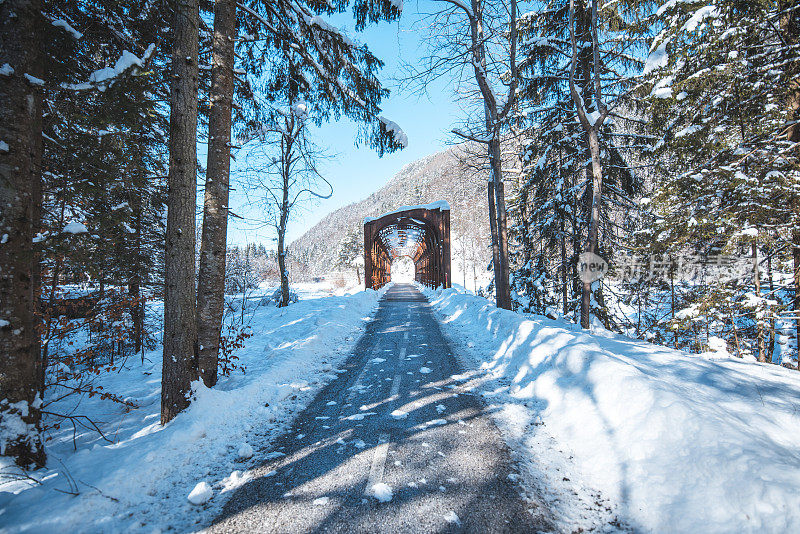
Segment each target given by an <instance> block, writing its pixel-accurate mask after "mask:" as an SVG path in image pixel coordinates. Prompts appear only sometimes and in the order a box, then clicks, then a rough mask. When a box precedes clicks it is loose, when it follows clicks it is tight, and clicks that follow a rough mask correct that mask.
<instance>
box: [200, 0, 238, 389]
mask: <svg viewBox="0 0 800 534" xmlns="http://www.w3.org/2000/svg"><path fill="white" fill-rule="evenodd" d="M235 39H236V2H235V0H216V2H215V5H214V51H213V65H212V70H211V113H210V118H209V123H208V137H209V139H208V164H207V171H206V191H205V200H204V203H203V233H202V237H201V241H200V268H199V274H198V282H197V342H198V353H197V354H198V356H197V364H198V368H199V372H200V377H201V378H202V379H203V382H204V383H205V385H206V386H208V387H211V386H213V385H214V384H216V383H217V365H218V358H219V340H220V335H221V332H222V314H223V308H224V304H225V253H226V248H227V235H228V194H229V184H230V164H231V149H230V141H231V105H232V102H233V67H234V40H235Z"/></svg>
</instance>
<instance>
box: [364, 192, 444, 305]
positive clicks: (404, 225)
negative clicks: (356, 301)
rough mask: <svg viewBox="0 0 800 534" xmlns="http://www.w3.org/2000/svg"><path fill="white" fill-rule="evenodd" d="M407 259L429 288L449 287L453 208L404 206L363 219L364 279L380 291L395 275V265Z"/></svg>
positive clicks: (416, 274) (417, 277) (417, 279)
mask: <svg viewBox="0 0 800 534" xmlns="http://www.w3.org/2000/svg"><path fill="white" fill-rule="evenodd" d="M404 256H407V257H409V258H411V260H412V261H413V262H414V279H415V280H416V281H417V282H419V283H421V284H424V285H426V286H429V287H445V288H447V287H450V283H451V280H450V278H451V275H450V206H449V205H448V204H447V202H444V201H440V202H434V203H432V204H425V205H421V206H403V207H401V208H399V209H397V210H395V211H392V212H390V213H386V214H384V215H381V216H380V217H377V218H372V217H367V218H366V219H364V278H365V283H366V287H367V288H372V289H380V288H381V287H383V286H384V285H386V284H387V283H388V282H389V281H390V280H391V276H392V262H393V261H395V260H396V259H398V258H401V257H404Z"/></svg>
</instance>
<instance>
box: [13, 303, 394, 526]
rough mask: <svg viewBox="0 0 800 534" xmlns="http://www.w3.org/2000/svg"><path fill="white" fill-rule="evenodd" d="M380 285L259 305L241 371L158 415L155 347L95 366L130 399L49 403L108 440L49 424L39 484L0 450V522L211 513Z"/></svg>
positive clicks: (159, 521) (77, 522)
mask: <svg viewBox="0 0 800 534" xmlns="http://www.w3.org/2000/svg"><path fill="white" fill-rule="evenodd" d="M307 294H308V291H305V292H301V296H305V295H307ZM379 296H380V293H379V292H375V291H372V290H369V291H363V292H360V293H356V294H354V295H351V296H343V297H336V296H331V297H327V298H317V299H309V300H301V301H300V302H299V303H297V304H293V305H291V306H289V307H287V308H282V309H278V308H275V307H273V306H269V305H265V306H259V307H257V308H256V309H255V310H254V315H253V321H252V323H251V325H252V327H253V334H254V335H253V337H251V338H249V339H248V340H247V341H246V346H245V348H244V349H242V350H240V351H239V352H238V353H237V356H239V358H240V360H239V363H241V364H243V365H244V366H245V367H246V373H244V374H242V373H241V372H240V371H234V372H233V373H232V374H231V376H229V377H224V378H221V380H220V381H219V383H218V384H217V386H216V387H215V388H214V389H208V388H205V387H204V386H203V385H202V383H201V382H199V381H198V382H195V383H194V395H195V400H194V401H193V402H192V404H191V407H190V408H189V409H188V410H187V411H186V412H185V413H182V414H180V415H179V416H178V417H176V418H175V419H174V420H173V421H171V422H170V423H168V424H167V425H165V426H161V424H160V423H159V410H160V400H161V399H160V394H161V351H162V349H161V347H160V346H159V347H158V348H157V349H156V350H154V351H151V352H149V353H148V354H147V355H146V357H147V360H146V362H147V363H146V364H145V365H143V366H140V365H139V364H138V362H136V363H135V364H134V365H131V366H130V367H129V368H124V367H123V368H122V369H120V370H119V372H110V373H103V375H102V384H103V387H104V390H105V391H107V392H109V393H113V394H116V395H118V396H121V397H122V398H124V399H125V400H128V401H131V402H133V403H135V404H136V405H137V406H138V407H137V408H134V409H132V410H129V411H128V410H123V409H121V408H120V406H119V405H117V404H113V403H110V402H109V401H103V400H100V399H99V398H97V397H93V398H83V399H82V400H80V401H79V404H80V405H79V406H76V405H72V404H67V402H66V401H62V402H60V403H56V404H55V405H53V406H52V407H51V408H50V410H55V411H59V412H66V413H76V414H83V415H86V416H88V417H91V418H92V419H93V420H94V421H96V422H99V425H100V429H101V430H102V431H103V433H104V434H105V435H106V437H107V438H108V439H109V440H110V441H104V440H103V439H102V438H101V437H100V436H99V435H98V433H97V432H94V431H89V430H85V429H80V428H79V429H78V431H77V434H76V436H75V439H74V441H73V432H72V427H69V428H62V429H61V430H60V431H54V432H52V433H51V436H52V438H53V439H52V440H51V441H50V442H49V447H48V454H49V457H50V461H49V462H48V468H47V469H45V470H43V471H37V472H34V473H33V474H32V476H33V477H34V478H35V479H36V481H38V483H37V482H34V480H31V479H25V478H16V477H13V476H8V475H9V473H12V472H19V471H18V470H16V471H15V468H14V467H13V465H12V464H10V463H9V462H10V460H9V459H6V458H4V459H3V460H2V461H3V465H0V468H2V471H3V473H4V478H3V479H2V480H0V517H2V519H1V520H0V524H2V525H0V531H2V532H22V531H24V532H43V533H44V532H78V531H80V532H122V531H128V530H132V531H139V530H142V529H144V530H147V531H151V530H153V529H154V528H155V529H156V530H158V528H160V526H161V525H171V526H172V527H173V528H176V529H177V530H178V531H186V530H191V529H192V528H194V525H196V524H198V523H199V524H205V523H207V522H208V521H209V520H210V519H211V518H212V517H214V515H215V514H216V513H218V511H219V509H220V508H221V506H222V504H223V502H224V500H225V499H226V497H227V496H228V495H225V494H226V493H228V492H229V491H230V490H232V489H234V488H235V487H237V486H238V485H241V484H243V483H244V482H245V481H246V480H247V478H248V469H249V468H250V467H252V465H251V463H250V462H249V458H250V457H251V456H253V455H254V453H255V454H256V455H260V457H261V459H262V460H263V458H264V456H265V455H267V456H268V453H269V444H270V442H271V441H272V440H273V439H274V438H275V437H276V436H278V435H279V434H280V433H281V431H282V430H283V429H285V428H286V427H287V426H288V425H289V424H290V423H291V421H292V420H293V419H294V417H295V416H296V415H297V413H299V412H300V411H301V410H302V409H303V408H304V407H305V406H306V405H307V404H308V402H309V401H310V400H311V399H313V397H314V395H316V393H317V392H318V391H319V389H320V388H321V387H322V386H323V385H324V384H325V383H326V382H328V381H330V380H331V379H332V378H334V377H335V376H336V367H337V366H338V365H339V364H340V363H341V362H342V361H343V359H344V358H345V357H346V356H347V354H348V352H349V351H350V350H351V348H352V346H354V345H355V343H356V341H357V340H358V338H359V337H360V335H361V333H362V332H363V328H364V325H365V320H367V319H369V318H370V317H371V315H372V313H373V312H374V310H375V307H376V305H377V302H378V298H379ZM74 399H75V396H73V397H69V398H68V400H69V401H70V402H74ZM253 461H255V460H253ZM204 483H205V484H204ZM195 489H196V490H197V491H193V490H195ZM190 493H191V494H192V500H193V501H194V502H197V503H198V504H192V502H190V500H189V496H190ZM74 494H77V495H74ZM209 499H210V500H209ZM89 510H91V514H87V511H89Z"/></svg>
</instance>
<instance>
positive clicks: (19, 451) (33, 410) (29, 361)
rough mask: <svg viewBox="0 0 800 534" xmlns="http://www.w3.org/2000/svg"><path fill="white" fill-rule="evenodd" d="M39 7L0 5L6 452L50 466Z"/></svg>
mask: <svg viewBox="0 0 800 534" xmlns="http://www.w3.org/2000/svg"><path fill="white" fill-rule="evenodd" d="M39 8H40V4H39V2H38V1H36V0H9V1H7V2H3V3H2V4H0V71H1V72H2V74H0V100H2V102H3V105H2V106H0V204H2V206H3V209H2V210H0V242H2V245H0V354H2V357H0V397H2V400H0V454H2V455H4V456H11V457H13V458H14V459H15V461H16V463H17V464H19V465H22V466H28V465H31V464H35V465H37V466H41V465H43V464H44V462H45V451H44V448H43V446H42V439H41V437H40V435H39V431H40V426H39V425H40V420H41V412H40V408H41V402H42V398H41V386H42V385H41V384H40V369H39V365H40V361H39V338H38V333H37V331H36V322H35V317H34V310H35V309H36V305H35V302H36V300H35V298H36V290H37V288H36V282H37V275H36V271H37V267H36V256H35V254H34V251H33V247H32V244H33V238H34V234H35V232H36V228H37V226H38V219H39V217H40V213H39V206H41V168H40V165H41V157H42V152H41V149H42V108H41V103H42V89H41V85H42V83H43V82H42V76H43V74H42V58H41V50H40V47H41V42H40V41H39V38H40V36H41V33H40V32H39V29H40V27H41V22H42V19H41V14H40V13H39Z"/></svg>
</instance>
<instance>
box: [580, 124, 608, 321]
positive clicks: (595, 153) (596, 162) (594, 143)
mask: <svg viewBox="0 0 800 534" xmlns="http://www.w3.org/2000/svg"><path fill="white" fill-rule="evenodd" d="M587 134H588V136H589V151H590V152H591V155H592V205H591V207H590V208H589V221H588V223H589V235H588V237H587V239H586V252H591V253H592V254H597V235H598V228H599V225H600V202H601V200H602V190H601V187H602V184H603V169H602V167H601V166H600V140H599V138H598V136H597V128H594V127H593V128H590V129H589V131H588V132H587ZM591 299H592V284H591V283H590V282H584V283H583V292H582V294H581V327H582V328H589V323H590V320H589V315H590V313H591Z"/></svg>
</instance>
